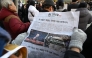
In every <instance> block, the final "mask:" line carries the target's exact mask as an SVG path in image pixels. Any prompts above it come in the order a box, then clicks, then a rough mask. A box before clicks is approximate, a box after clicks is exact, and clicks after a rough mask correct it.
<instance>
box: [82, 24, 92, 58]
mask: <svg viewBox="0 0 92 58" xmlns="http://www.w3.org/2000/svg"><path fill="white" fill-rule="evenodd" d="M85 33H86V34H87V39H86V41H85V42H84V44H83V51H82V52H81V53H82V54H83V55H84V56H85V58H92V24H91V25H90V26H89V27H88V28H87V29H86V31H85Z"/></svg>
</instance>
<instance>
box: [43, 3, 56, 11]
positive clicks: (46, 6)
mask: <svg viewBox="0 0 92 58" xmlns="http://www.w3.org/2000/svg"><path fill="white" fill-rule="evenodd" d="M51 6H52V5H49V4H44V5H42V8H43V9H44V8H49V7H51ZM52 7H53V9H54V11H55V10H56V7H55V6H54V5H53V6H52Z"/></svg>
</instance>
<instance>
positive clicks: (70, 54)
mask: <svg viewBox="0 0 92 58" xmlns="http://www.w3.org/2000/svg"><path fill="white" fill-rule="evenodd" d="M64 58H85V57H84V56H83V55H82V54H80V53H78V52H75V51H71V50H67V51H66V52H65V55H64Z"/></svg>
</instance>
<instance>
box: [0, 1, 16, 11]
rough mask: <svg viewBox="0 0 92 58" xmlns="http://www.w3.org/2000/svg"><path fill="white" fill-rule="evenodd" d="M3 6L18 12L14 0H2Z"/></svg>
mask: <svg viewBox="0 0 92 58" xmlns="http://www.w3.org/2000/svg"><path fill="white" fill-rule="evenodd" d="M1 6H2V7H4V8H7V9H9V10H10V11H13V12H16V11H17V8H16V6H15V5H14V3H13V1H12V0H1Z"/></svg>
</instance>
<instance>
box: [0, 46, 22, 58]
mask: <svg viewBox="0 0 92 58" xmlns="http://www.w3.org/2000/svg"><path fill="white" fill-rule="evenodd" d="M21 48H24V46H18V47H16V48H15V49H13V50H11V51H9V52H7V53H6V54H4V55H3V56H2V57H0V58H8V57H9V56H10V55H12V54H14V53H15V52H17V51H18V50H19V49H21Z"/></svg>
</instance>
